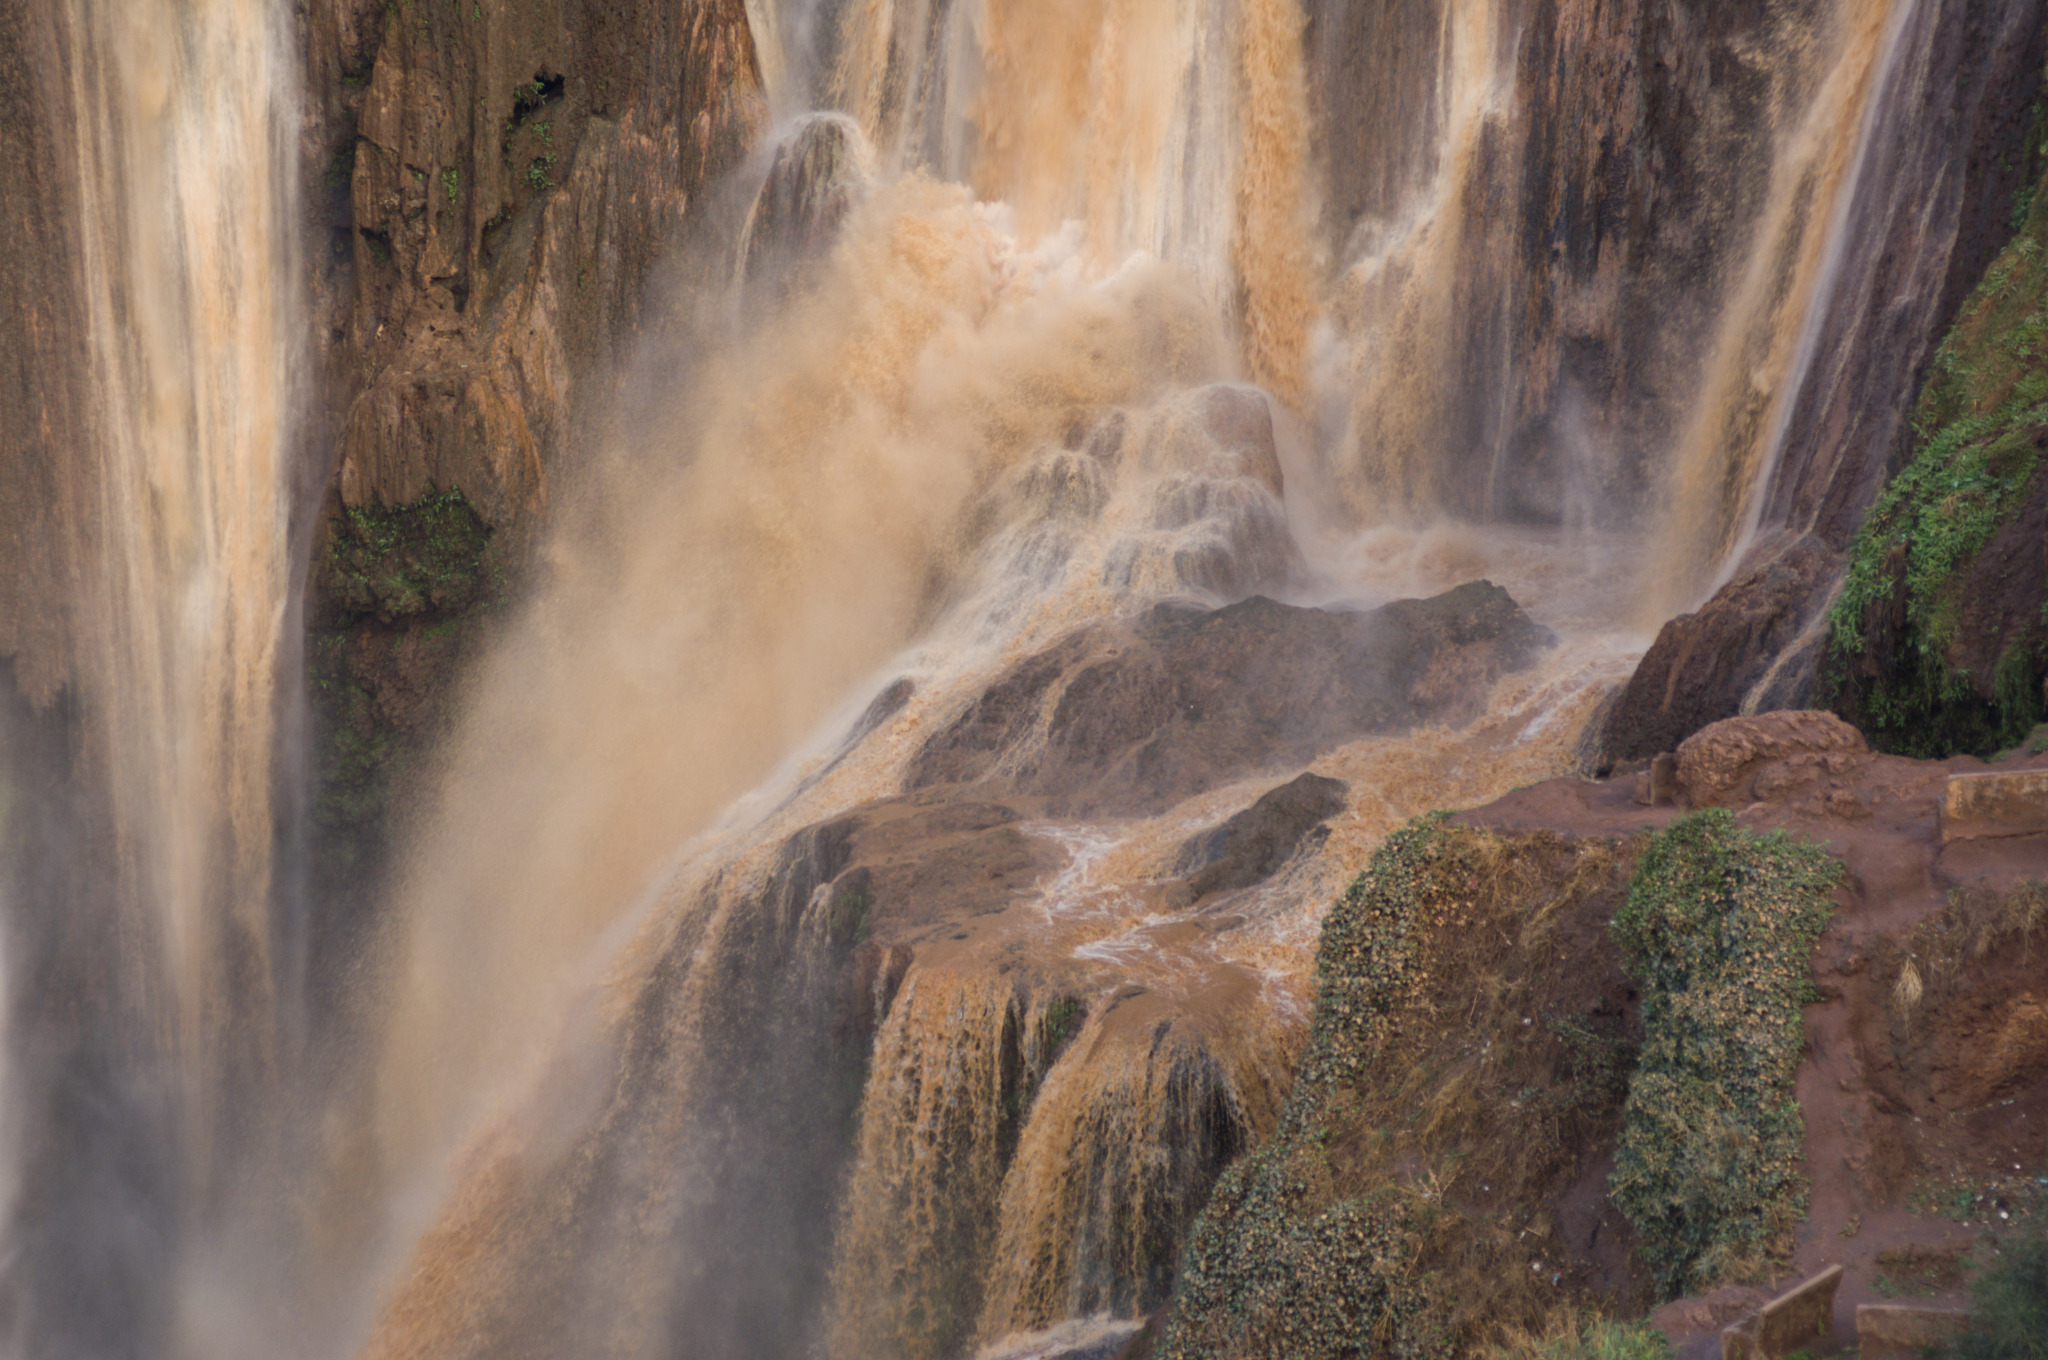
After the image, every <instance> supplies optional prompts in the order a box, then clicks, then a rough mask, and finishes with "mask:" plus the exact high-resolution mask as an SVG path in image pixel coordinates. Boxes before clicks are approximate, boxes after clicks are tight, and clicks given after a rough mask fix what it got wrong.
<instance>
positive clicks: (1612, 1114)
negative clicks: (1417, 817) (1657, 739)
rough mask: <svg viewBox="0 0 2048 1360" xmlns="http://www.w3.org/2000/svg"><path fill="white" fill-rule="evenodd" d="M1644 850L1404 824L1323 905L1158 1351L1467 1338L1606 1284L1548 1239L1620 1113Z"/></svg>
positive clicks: (1472, 1342) (1306, 1349)
mask: <svg viewBox="0 0 2048 1360" xmlns="http://www.w3.org/2000/svg"><path fill="white" fill-rule="evenodd" d="M1632 855H1633V850H1632V849H1631V848H1630V847H1627V846H1615V845H1611V844H1607V843H1604V842H1573V841H1568V840H1566V839H1564V838H1562V837H1558V836H1553V835H1547V834H1536V835H1522V836H1507V835H1500V834H1496V833H1492V832H1486V831H1477V830H1471V829H1465V828H1457V827H1453V826H1450V825H1449V824H1447V823H1446V822H1445V821H1443V820H1442V819H1441V818H1426V819H1423V820H1422V821H1419V822H1415V823H1411V824H1410V825H1409V826H1407V827H1405V828H1403V829H1402V830H1400V831H1398V832H1396V833H1395V834H1394V835H1393V836H1392V837H1390V838H1389V839H1388V841H1387V843H1386V844H1385V845H1384V846H1383V847H1381V849H1380V850H1379V852H1378V853H1377V854H1376V855H1375V856H1374V857H1373V860H1372V862H1371V865H1370V866H1369V867H1368V869H1367V870H1366V872H1365V873H1364V874H1363V875H1362V876H1361V877H1360V878H1359V879H1358V881H1357V882H1356V883H1354V884H1353V885H1352V887H1351V888H1350V890H1349V891H1347V892H1346V893H1345V895H1344V896H1343V898H1342V899H1341V900H1340V901H1339V902H1338V903H1337V905H1336V906H1335V907H1334V908H1333V909H1332V910H1331V913H1330V916H1329V918H1328V920H1327V921H1326V922H1325V924H1324V928H1323V937H1322V944H1321V949H1320V952H1319V955H1318V961H1317V977H1318V984H1319V985H1318V990H1317V997H1316V1010H1315V1019H1314V1022H1313V1029H1312V1032H1311V1037H1310V1040H1309V1044H1308V1049H1307V1052H1306V1054H1305V1056H1304V1060H1303V1065H1302V1069H1301V1072H1300V1074H1299V1076H1298V1077H1297V1079H1296V1084H1295V1088H1294V1091H1293V1093H1292V1095H1291V1096H1290V1098H1289V1101H1288V1105H1287V1109H1286V1111H1285V1113H1284V1115H1283V1116H1282V1121H1281V1127H1280V1129H1279V1130H1278V1132H1277V1133H1276V1135H1275V1136H1274V1138H1273V1139H1272V1140H1271V1141H1270V1142H1268V1143H1267V1144H1266V1145H1265V1146H1264V1147H1262V1148H1261V1149H1259V1150H1258V1151H1256V1152H1254V1153H1253V1154H1251V1155H1250V1156H1248V1157H1246V1158H1245V1159H1243V1160H1241V1161H1240V1162H1239V1163H1237V1164H1236V1165H1235V1166H1233V1167H1232V1168H1231V1169H1230V1170H1229V1171H1228V1172H1227V1173H1226V1174H1225V1175H1224V1177H1223V1179H1222V1181H1221V1183H1220V1184H1219V1185H1218V1188H1217V1190H1216V1192H1215V1194H1214V1196H1213V1197H1212V1199H1211V1201H1210V1203H1209V1206H1208V1208H1207V1210H1206V1211H1205V1212H1204V1214H1203V1216H1202V1218H1201V1220H1200V1221H1199V1222H1198V1224H1197V1226H1196V1228H1195V1230H1194V1232H1193V1233H1192V1235H1191V1238H1190V1242H1189V1245H1188V1247H1187V1250H1186V1252H1185V1255H1184V1258H1183V1265H1182V1273H1181V1278H1180V1281H1179V1285H1178V1288H1177V1290H1176V1292H1175V1297H1174V1304H1173V1307H1172V1310H1171V1312H1170V1314H1169V1316H1168V1319H1167V1322H1166V1325H1165V1327H1164V1330H1163V1332H1162V1335H1161V1337H1160V1341H1159V1345H1158V1348H1157V1350H1156V1355H1158V1356H1160V1357H1171V1358H1172V1360H1198V1358H1200V1360H1209V1358H1210V1357H1222V1356H1232V1357H1240V1356H1245V1357H1248V1356H1260V1357H1267V1356H1270V1357H1281V1356H1286V1357H1289V1358H1290V1360H1316V1358H1317V1357H1339V1356H1356V1355H1388V1356H1397V1357H1400V1356H1448V1355H1457V1354H1464V1353H1468V1352H1469V1351H1471V1350H1472V1349H1474V1348H1475V1347H1480V1346H1485V1345H1489V1344H1493V1343H1495V1342H1497V1341H1501V1340H1504V1339H1505V1338H1506V1337H1508V1336H1509V1335H1511V1334H1512V1333H1513V1332H1514V1329H1516V1328H1521V1329H1524V1330H1525V1331H1530V1332H1538V1333H1540V1332H1543V1331H1545V1330H1546V1329H1548V1327H1549V1326H1550V1325H1551V1324H1552V1323H1553V1322H1554V1321H1555V1320H1556V1315H1557V1314H1559V1313H1560V1311H1563V1312H1567V1313H1568V1312H1570V1311H1573V1310H1574V1309H1575V1308H1576V1307H1578V1306H1579V1305H1581V1304H1583V1303H1585V1302H1586V1301H1588V1300H1589V1299H1593V1298H1595V1297H1596V1296H1597V1295H1598V1294H1599V1292H1600V1291H1599V1289H1598V1287H1597V1284H1596V1282H1594V1281H1593V1280H1592V1279H1591V1278H1590V1277H1589V1276H1588V1275H1587V1274H1586V1273H1585V1272H1584V1271H1582V1270H1578V1269H1575V1268H1574V1267H1573V1266H1572V1265H1571V1264H1570V1263H1568V1262H1566V1261H1564V1260H1562V1259H1560V1257H1559V1254H1558V1253H1557V1252H1556V1251H1554V1250H1553V1249H1552V1247H1553V1243H1554V1240H1555V1238H1556V1236H1557V1232H1558V1226H1557V1220H1556V1216H1555V1210H1556V1205H1557V1201H1558V1200H1559V1199H1561V1198H1562V1195H1563V1191H1564V1189H1565V1188H1566V1187H1567V1186H1568V1185H1570V1184H1571V1183H1573V1181H1574V1180H1575V1179H1577V1178H1578V1177H1580V1176H1581V1175H1583V1174H1584V1171H1585V1167H1586V1166H1587V1165H1589V1164H1590V1159H1592V1158H1595V1157H1597V1156H1598V1155H1599V1150H1600V1149H1601V1148H1603V1147H1609V1148H1611V1147H1612V1146H1613V1139H1614V1136H1615V1133H1616V1131H1617V1129H1618V1127H1619V1122H1620V1112H1621V1103H1622V1095H1623V1089H1624V1088H1623V1086H1622V1081H1621V1078H1622V1077H1623V1076H1624V1075H1625V1074H1626V1072H1627V1071H1628V1067H1629V1059H1630V1057H1631V1055H1632V1052H1633V1047H1634V1040H1633V1035H1632V1033H1631V1030H1630V1026H1629V1022H1628V1017H1627V1015H1626V1013H1625V1009H1624V1008H1623V1007H1621V1006H1619V1005H1616V1004H1614V998H1615V997H1616V996H1617V995H1619V994H1620V993H1621V992H1623V991H1625V989H1626V983H1625V980H1623V979H1622V978H1621V977H1620V974H1619V962H1618V959H1617V957H1616V956H1615V954H1614V951H1613V949H1612V947H1611V945H1609V944H1608V942H1607V941H1606V940H1605V938H1604V929H1603V927H1604V924H1605V922H1606V920H1607V918H1608V916H1609V915H1610V914H1611V912H1612V910H1613V904H1614V901H1615V899H1616V898H1617V897H1618V895H1619V893H1620V890H1621V885H1622V883H1623V882H1625V881H1626V877H1627V866H1628V861H1629V860H1630V858H1632ZM1589 924H1590V925H1591V927H1592V929H1591V931H1590V933H1589V932H1588V929H1587V927H1588V925H1589ZM1589 952H1590V957H1589Z"/></svg>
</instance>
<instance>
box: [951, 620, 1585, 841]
mask: <svg viewBox="0 0 2048 1360" xmlns="http://www.w3.org/2000/svg"><path fill="white" fill-rule="evenodd" d="M1551 641H1552V638H1551V635H1550V632H1549V630H1548V629H1545V628H1543V627H1542V626H1540V625H1538V624H1536V623H1534V622H1532V621H1531V620H1530V619H1529V618H1528V616H1527V615H1525V614H1524V613H1522V611H1521V608H1520V607H1519V606H1518V605H1516V604H1515V602H1514V600H1513V599H1512V598H1511V597H1510V596H1509V595H1508V593H1507V592H1506V591H1505V590H1502V589H1501V588H1500V587H1499V586H1496V585H1493V584H1492V583H1490V582H1486V581H1475V582H1472V583H1470V584H1468V585H1463V586H1459V587H1458V588H1457V589H1455V590H1451V591H1447V592H1445V593H1444V594H1442V595H1439V596H1436V597H1435V598H1433V599H1428V600H1398V601H1395V602H1394V603H1392V604H1389V605H1386V606H1383V607H1382V608H1379V609H1375V610H1370V611H1366V612H1349V613H1346V612H1337V611H1333V610H1326V609H1306V608H1301V607H1298V606H1295V605H1287V604H1281V603H1279V602H1278V601H1276V600H1270V599H1267V598H1265V597H1263V596H1254V597H1253V598H1251V599H1249V600H1244V601H1241V602H1240V603H1237V604H1233V605H1229V606H1226V607H1224V608H1222V609H1201V608H1194V607H1188V606H1183V605H1177V604H1162V605H1158V606H1155V607H1154V608H1153V609H1152V610H1151V611H1150V612H1149V613H1147V614H1145V615H1144V616H1143V617H1142V618H1140V619H1139V620H1137V621H1136V622H1135V623H1134V624H1132V625H1130V626H1128V627H1127V628H1123V629H1100V630H1086V631H1084V632H1082V633H1079V634H1076V635H1073V636H1070V637H1068V638H1067V639H1065V640H1064V641H1062V642H1059V643H1057V644H1055V645H1054V646H1052V647H1050V648H1047V649H1046V650H1044V651H1041V652H1039V653H1038V654H1036V655H1034V656H1031V657H1027V658H1026V659H1025V660H1023V661H1022V662H1020V663H1018V664H1017V665H1016V666H1014V667H1013V668H1011V670H1010V671H1009V672H1008V673H1006V674H1005V675H1004V676H1003V677H1002V678H1000V679H999V680H998V681H996V683H995V684H993V685H991V686H990V687H989V688H988V689H987V690H986V691H985V692H984V693H983V695H982V696H981V698H979V699H978V700H976V701H975V702H974V703H973V704H972V705H971V706H970V707H969V708H968V710H967V711H966V712H965V713H963V714H961V715H960V717H959V718H958V719H956V720H955V721H954V722H953V723H952V724H951V725H949V726H948V727H946V728H944V729H942V730H941V731H940V732H938V733H937V734H936V735H934V736H933V737H932V738H931V739H930V740H929V741H928V742H927V743H926V744H925V747H924V749H923V750H922V751H921V752H919V754H918V756H917V757H916V759H915V760H914V761H913V763H912V768H911V785H912V787H925V786H930V785H934V784H946V783H968V782H977V781H982V780H989V781H993V782H994V783H996V784H998V785H1000V786H1005V787H1007V788H1009V789H1012V790H1014V791H1015V792H1018V793H1027V794H1034V795H1039V796H1044V797H1048V798H1051V799H1053V800H1054V801H1055V803H1056V804H1058V805H1060V806H1061V807H1064V808H1069V809H1072V810H1076V811H1088V812H1121V813H1149V812H1156V811H1159V810H1161V809H1163V808H1166V807H1169V806H1171V805H1172V804H1174V803H1177V802H1179V801H1180V800H1181V799H1183V798H1186V797H1188V796H1190V795H1192V794H1195V793H1199V792H1201V791H1203V790H1206V789H1210V788H1214V787H1216V786H1217V785H1218V784H1221V783H1225V782H1228V781H1229V780H1231V779H1236V778H1242V777H1244V776H1246V775H1251V774H1256V773H1258V772H1260V771H1261V770H1268V769H1277V768H1281V767H1284V766H1287V765H1293V766H1295V767H1296V768H1299V767H1300V765H1301V764H1303V763H1305V762H1306V761H1308V760H1310V759H1313V758H1314V756H1315V755H1316V754H1317V753H1318V752H1321V751H1324V750H1328V749H1330V748H1332V747H1335V746H1338V745H1341V744H1343V743H1344V742H1347V741H1351V740H1355V739H1356V738H1358V737H1361V736H1366V735H1369V734H1373V733H1381V732H1401V731H1406V730H1409V729H1411V728H1413V727H1415V726H1417V725H1419V724H1421V723H1424V722H1445V723H1455V722H1461V721H1466V720H1469V719H1470V718H1472V717H1473V716H1475V715H1476V714H1477V713H1478V711H1479V710H1480V708H1481V706H1482V705H1483V704H1484V702H1485V697H1486V694H1487V691H1488V688H1489V686H1490V685H1491V684H1492V682H1493V681H1494V680H1495V679H1497V678H1498V677H1500V676H1501V675H1503V674H1505V673H1507V672H1509V671H1513V670H1516V669H1519V668H1520V667H1522V666H1525V665H1527V664H1528V663H1529V661H1530V660H1531V659H1532V658H1533V657H1534V655H1535V654H1536V652H1537V651H1538V650H1539V649H1541V648H1543V647H1545V646H1548V645H1550V643H1551Z"/></svg>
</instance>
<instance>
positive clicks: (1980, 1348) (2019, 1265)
mask: <svg viewBox="0 0 2048 1360" xmlns="http://www.w3.org/2000/svg"><path fill="white" fill-rule="evenodd" d="M1970 1293H1971V1295H1972V1298H1973V1302H1974V1303H1975V1305H1976V1306H1975V1308H1974V1310H1973V1316H1972V1318H1971V1323H1970V1330H1969V1331H1967V1332H1965V1333H1964V1334H1963V1336H1962V1337H1961V1338H1959V1339H1958V1340H1957V1341H1956V1343H1955V1345H1954V1346H1953V1347H1951V1348H1950V1351H1949V1354H1950V1356H1951V1357H1953V1360H2048V1235H2044V1234H2041V1233H2038V1232H2037V1233H2035V1234H2033V1235H2032V1236H2030V1237H2027V1238H2023V1239H2021V1240H2020V1241H2018V1242H2014V1243H2009V1244H2008V1245H2007V1247H2006V1249H2005V1254H2004V1256H2003V1257H2001V1258H2000V1259H1999V1261H1998V1263H1997V1264H1996V1265H1994V1266H1992V1267H1991V1268H1990V1269H1989V1270H1987V1271H1985V1272H1984V1273H1983V1274H1982V1275H1981V1276H1979V1277H1978V1279H1977V1283H1976V1284H1975V1285H1974V1286H1973V1287H1972V1289H1971V1291H1970Z"/></svg>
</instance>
